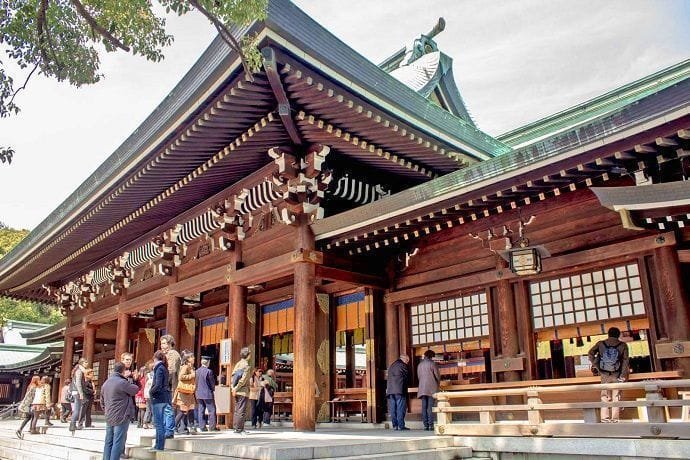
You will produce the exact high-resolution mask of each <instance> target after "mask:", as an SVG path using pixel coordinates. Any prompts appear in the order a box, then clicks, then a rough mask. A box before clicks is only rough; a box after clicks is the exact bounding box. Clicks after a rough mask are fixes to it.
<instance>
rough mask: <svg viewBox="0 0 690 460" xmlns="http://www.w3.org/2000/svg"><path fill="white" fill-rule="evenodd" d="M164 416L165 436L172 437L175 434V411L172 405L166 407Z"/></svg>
mask: <svg viewBox="0 0 690 460" xmlns="http://www.w3.org/2000/svg"><path fill="white" fill-rule="evenodd" d="M163 415H164V417H165V435H166V436H172V435H174V434H175V411H174V410H173V408H172V406H171V405H170V404H166V405H165V409H164V410H163Z"/></svg>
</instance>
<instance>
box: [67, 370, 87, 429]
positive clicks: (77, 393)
mask: <svg viewBox="0 0 690 460" xmlns="http://www.w3.org/2000/svg"><path fill="white" fill-rule="evenodd" d="M87 364H88V363H87V362H86V359H84V358H81V359H79V362H78V363H77V365H76V366H74V369H72V395H73V396H74V402H73V403H72V420H71V421H70V424H69V430H70V431H71V432H72V434H74V432H75V430H81V428H78V427H77V423H78V422H79V417H80V416H81V405H82V401H84V399H85V398H86V396H85V395H84V386H85V385H86V378H85V376H84V372H85V371H86V365H87Z"/></svg>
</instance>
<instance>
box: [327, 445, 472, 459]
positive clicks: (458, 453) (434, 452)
mask: <svg viewBox="0 0 690 460" xmlns="http://www.w3.org/2000/svg"><path fill="white" fill-rule="evenodd" d="M333 458H337V459H338V460H366V459H374V458H391V459H399V458H400V459H415V460H456V459H461V458H463V459H467V460H471V459H473V457H472V449H470V448H469V447H442V448H438V449H420V450H414V451H409V452H389V453H385V454H371V455H355V456H350V457H333Z"/></svg>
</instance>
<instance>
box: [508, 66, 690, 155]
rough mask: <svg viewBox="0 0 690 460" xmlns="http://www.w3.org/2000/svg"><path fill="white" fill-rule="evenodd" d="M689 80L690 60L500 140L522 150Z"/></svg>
mask: <svg viewBox="0 0 690 460" xmlns="http://www.w3.org/2000/svg"><path fill="white" fill-rule="evenodd" d="M688 77H690V59H688V60H685V61H683V62H680V63H678V64H675V65H673V66H671V67H667V68H665V69H663V70H660V71H658V72H656V73H653V74H651V75H648V76H646V77H644V78H641V79H639V80H636V81H634V82H632V83H628V84H627V85H624V86H621V87H620V88H616V89H614V90H613V91H609V92H608V93H606V94H603V95H601V96H597V97H595V98H594V99H590V100H589V101H586V102H583V103H582V104H578V105H576V106H574V107H571V108H569V109H566V110H563V111H561V112H558V113H556V114H553V115H550V116H548V117H546V118H542V119H541V120H537V121H535V122H532V123H529V124H527V125H525V126H522V127H520V128H517V129H514V130H512V131H509V132H507V133H504V134H502V135H500V136H497V139H498V140H500V141H501V142H503V143H505V144H507V145H509V146H511V147H514V148H518V147H521V146H524V145H527V144H530V143H532V142H534V141H536V140H538V139H541V138H543V137H545V136H549V135H552V134H555V133H557V132H560V131H564V130H567V129H570V128H573V127H574V126H576V125H579V124H581V123H585V122H587V121H589V120H592V119H593V118H596V117H600V116H602V115H604V114H607V113H609V112H613V111H615V110H617V109H620V108H621V107H625V106H627V105H630V104H632V103H634V102H636V101H639V100H641V99H643V98H645V97H647V96H649V95H650V94H654V93H656V92H658V91H661V90H662V89H664V88H668V87H669V86H672V85H674V84H676V83H678V82H680V81H682V80H684V79H686V78H688Z"/></svg>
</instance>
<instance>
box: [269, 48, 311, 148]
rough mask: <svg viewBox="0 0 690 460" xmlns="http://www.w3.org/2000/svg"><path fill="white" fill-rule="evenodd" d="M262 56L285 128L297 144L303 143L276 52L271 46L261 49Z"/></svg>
mask: <svg viewBox="0 0 690 460" xmlns="http://www.w3.org/2000/svg"><path fill="white" fill-rule="evenodd" d="M261 56H262V57H263V62H264V70H265V71H266V76H267V77H268V82H269V83H270V84H271V89H272V90H273V94H274V95H275V97H276V100H277V101H278V115H279V116H280V119H281V121H282V122H283V125H284V126H285V129H286V130H287V132H288V135H289V136H290V139H291V140H292V142H293V143H294V144H295V145H302V136H300V133H299V131H298V130H297V125H296V124H295V121H294V120H293V119H292V116H291V111H292V110H291V108H290V99H288V96H287V93H286V92H285V88H284V87H283V82H282V81H281V80H280V75H279V74H278V63H277V62H276V53H275V51H274V50H273V48H271V47H268V46H267V47H265V48H262V49H261Z"/></svg>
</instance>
